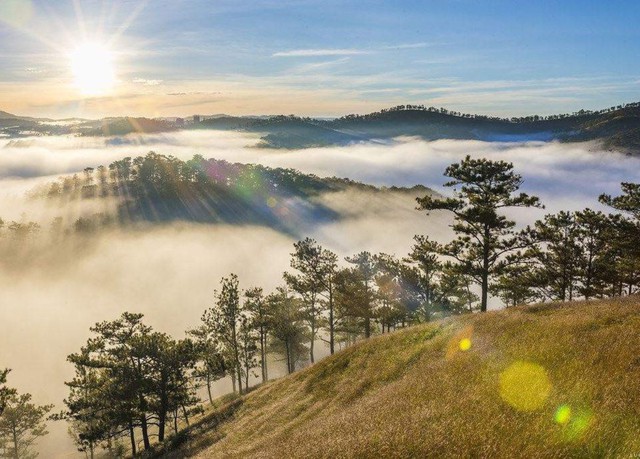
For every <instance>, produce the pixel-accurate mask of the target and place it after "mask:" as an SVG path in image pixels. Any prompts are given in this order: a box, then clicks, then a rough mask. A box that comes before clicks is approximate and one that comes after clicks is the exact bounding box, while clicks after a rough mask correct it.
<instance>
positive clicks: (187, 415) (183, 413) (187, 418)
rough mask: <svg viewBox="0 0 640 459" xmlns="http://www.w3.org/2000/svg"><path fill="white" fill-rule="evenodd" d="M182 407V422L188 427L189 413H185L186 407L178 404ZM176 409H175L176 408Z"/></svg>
mask: <svg viewBox="0 0 640 459" xmlns="http://www.w3.org/2000/svg"><path fill="white" fill-rule="evenodd" d="M180 406H181V407H182V416H184V422H185V424H187V427H189V414H188V413H187V409H186V408H185V406H184V405H180ZM176 411H177V410H176Z"/></svg>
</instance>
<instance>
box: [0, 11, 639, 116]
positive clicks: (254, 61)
mask: <svg viewBox="0 0 640 459" xmlns="http://www.w3.org/2000/svg"><path fill="white" fill-rule="evenodd" d="M639 22H640V3H639V2H637V1H633V0H626V1H623V0H617V1H616V0H610V1H606V2H604V1H593V0H539V1H535V2H531V1H521V0H423V1H417V0H403V1H402V2H399V1H382V0H369V1H353V0H321V1H320V0H298V1H294V0H263V1H257V0H244V1H242V2H240V1H236V0H209V1H205V0H171V1H166V0H153V1H149V0H111V1H106V0H56V1H55V2H51V1H45V0H2V1H0V59H1V60H2V65H1V66H0V110H4V111H8V112H12V113H17V114H20V115H30V116H48V117H56V118H61V117H74V116H83V117H102V116H114V115H137V116H150V117H154V116H187V115H191V114H196V113H198V114H217V113H229V114H243V115H247V114H280V113H286V114H288V113H295V114H299V115H311V116H336V115H343V114H347V113H354V112H357V113H363V112H369V111H374V110H378V109H380V108H384V107H388V106H392V105H397V104H405V103H416V104H417V103H423V104H426V105H434V106H444V107H447V108H449V109H451V110H456V111H463V112H471V113H486V114H495V115H501V116H512V115H513V116H516V115H526V114H533V113H536V114H551V113H565V112H572V111H575V110H578V109H581V108H585V109H598V108H604V107H608V106H611V105H618V104H620V103H624V102H632V101H637V100H640V96H639V89H640V60H638V59H637V56H638V55H639V52H640V29H639V28H638V27H637V24H638V23H639ZM87 79H92V80H93V79H95V80H96V81H98V82H99V83H105V84H96V85H97V87H95V88H92V87H91V85H90V84H89V83H88V82H87ZM103 79H104V80H105V81H102V80H103ZM107 80H108V81H107Z"/></svg>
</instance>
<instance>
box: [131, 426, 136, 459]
mask: <svg viewBox="0 0 640 459" xmlns="http://www.w3.org/2000/svg"><path fill="white" fill-rule="evenodd" d="M129 439H130V440H131V455H132V456H134V457H135V455H136V433H135V431H134V430H133V423H132V422H131V421H129Z"/></svg>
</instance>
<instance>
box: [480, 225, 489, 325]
mask: <svg viewBox="0 0 640 459" xmlns="http://www.w3.org/2000/svg"><path fill="white" fill-rule="evenodd" d="M481 288H482V300H481V303H480V312H487V303H488V300H489V228H488V227H485V230H484V240H483V246H482V286H481Z"/></svg>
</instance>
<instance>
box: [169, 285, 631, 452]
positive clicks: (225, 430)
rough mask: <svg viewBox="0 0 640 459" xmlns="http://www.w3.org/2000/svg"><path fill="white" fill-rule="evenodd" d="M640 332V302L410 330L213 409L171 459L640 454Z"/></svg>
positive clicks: (508, 313) (558, 307)
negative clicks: (639, 356)
mask: <svg viewBox="0 0 640 459" xmlns="http://www.w3.org/2000/svg"><path fill="white" fill-rule="evenodd" d="M639 332H640V298H638V297H634V296H631V297H627V298H624V299H618V300H607V301H594V302H576V303H565V304H558V303H555V304H554V303H552V304H543V305H534V306H528V307H518V308H511V309H507V310H503V311H500V312H491V313H487V314H473V315H466V316H462V317H456V318H450V319H448V320H443V321H439V322H434V323H431V324H425V325H420V326H415V327H411V328H409V329H406V330H401V331H398V332H395V333H391V334H388V335H383V336H380V337H377V338H373V339H370V340H367V341H362V342H360V343H358V344H356V345H354V346H351V347H349V348H347V349H346V350H344V351H341V352H338V353H336V354H335V355H333V356H331V357H328V358H326V359H324V360H323V361H321V362H319V363H317V364H316V365H313V366H311V367H309V368H307V369H305V370H302V371H300V372H298V373H296V374H293V375H290V376H288V377H285V378H282V379H280V380H276V381H273V382H270V383H267V384H266V385H264V386H262V387H260V388H258V389H257V390H255V391H254V392H252V393H250V394H249V395H246V396H244V397H243V398H241V399H238V400H236V401H235V402H232V403H230V404H227V405H226V406H223V407H222V408H221V409H218V410H216V411H211V412H209V413H208V414H207V415H205V416H204V417H202V418H200V419H199V420H198V421H197V422H195V423H192V425H191V427H189V428H188V429H186V430H185V431H183V432H181V434H180V435H179V436H177V437H175V438H173V439H170V440H169V441H168V442H167V443H166V444H165V448H166V449H165V450H164V454H165V455H163V457H171V458H180V457H194V456H195V457H203V458H205V457H206V458H215V457H258V456H259V457H262V458H277V457H283V456H286V457H292V458H295V457H305V458H315V457H317V458H320V457H505V458H507V457H540V458H543V457H549V458H551V457H632V456H633V455H634V454H636V453H637V452H638V451H640V426H639V425H638V423H637V418H638V412H637V411H638V405H637V400H638V399H639V398H640V378H639V376H640V364H639V359H638V355H640V344H638V342H637V340H634V339H630V338H629V337H633V336H637V335H638V333H639ZM176 445H180V446H179V447H176ZM169 451H170V452H169ZM160 455H162V453H159V456H160Z"/></svg>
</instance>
